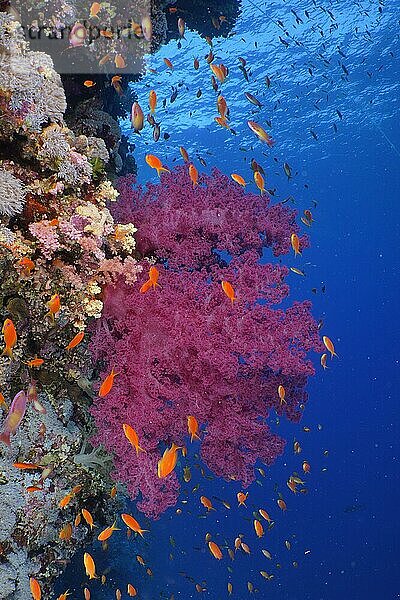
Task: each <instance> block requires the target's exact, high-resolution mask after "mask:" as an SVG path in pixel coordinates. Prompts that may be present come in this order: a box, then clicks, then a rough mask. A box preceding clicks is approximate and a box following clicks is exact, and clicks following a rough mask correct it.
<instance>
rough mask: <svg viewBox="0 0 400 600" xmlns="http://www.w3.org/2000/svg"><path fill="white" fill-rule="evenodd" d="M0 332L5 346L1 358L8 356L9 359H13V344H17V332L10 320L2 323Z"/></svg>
mask: <svg viewBox="0 0 400 600" xmlns="http://www.w3.org/2000/svg"><path fill="white" fill-rule="evenodd" d="M1 332H2V334H3V337H4V343H5V345H6V347H5V348H4V350H3V352H2V356H9V357H10V358H14V356H13V352H12V351H13V348H14V346H15V344H16V343H17V331H16V329H15V326H14V323H13V322H12V321H11V319H6V320H5V321H4V323H3V328H2V330H1Z"/></svg>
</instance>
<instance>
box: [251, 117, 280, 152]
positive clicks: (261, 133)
mask: <svg viewBox="0 0 400 600" xmlns="http://www.w3.org/2000/svg"><path fill="white" fill-rule="evenodd" d="M247 125H248V126H249V127H250V129H251V130H252V131H253V132H254V133H255V134H256V136H257V137H258V138H259V139H260V140H261V141H262V142H266V143H267V144H268V146H269V147H270V148H272V146H273V145H274V144H275V142H274V140H273V139H272V138H271V136H270V135H268V133H267V132H266V131H265V129H263V127H261V125H259V124H258V123H256V122H255V121H247Z"/></svg>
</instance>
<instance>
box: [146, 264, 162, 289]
mask: <svg viewBox="0 0 400 600" xmlns="http://www.w3.org/2000/svg"><path fill="white" fill-rule="evenodd" d="M159 276H160V271H159V270H158V269H157V267H155V266H154V265H153V266H151V267H150V269H149V281H150V283H151V285H152V287H153V289H154V290H155V289H156V287H161V285H160V284H159V283H158V278H159Z"/></svg>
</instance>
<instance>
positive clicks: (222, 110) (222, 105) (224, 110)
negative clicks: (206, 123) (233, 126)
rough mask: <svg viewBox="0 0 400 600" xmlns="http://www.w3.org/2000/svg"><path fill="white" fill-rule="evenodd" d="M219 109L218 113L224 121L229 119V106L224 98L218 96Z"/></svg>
mask: <svg viewBox="0 0 400 600" xmlns="http://www.w3.org/2000/svg"><path fill="white" fill-rule="evenodd" d="M217 108H218V112H219V114H220V115H221V117H222V118H223V119H227V118H228V115H229V109H228V105H227V103H226V100H225V98H224V97H223V96H221V95H220V96H218V99H217Z"/></svg>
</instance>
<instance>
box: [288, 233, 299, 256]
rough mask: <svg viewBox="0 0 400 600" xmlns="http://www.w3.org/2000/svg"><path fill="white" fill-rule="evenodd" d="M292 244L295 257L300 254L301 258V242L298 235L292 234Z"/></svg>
mask: <svg viewBox="0 0 400 600" xmlns="http://www.w3.org/2000/svg"><path fill="white" fill-rule="evenodd" d="M290 243H291V244H292V248H293V251H294V255H295V256H297V255H298V254H300V256H301V252H300V240H299V236H298V235H297V234H296V233H292V235H291V236H290Z"/></svg>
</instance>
